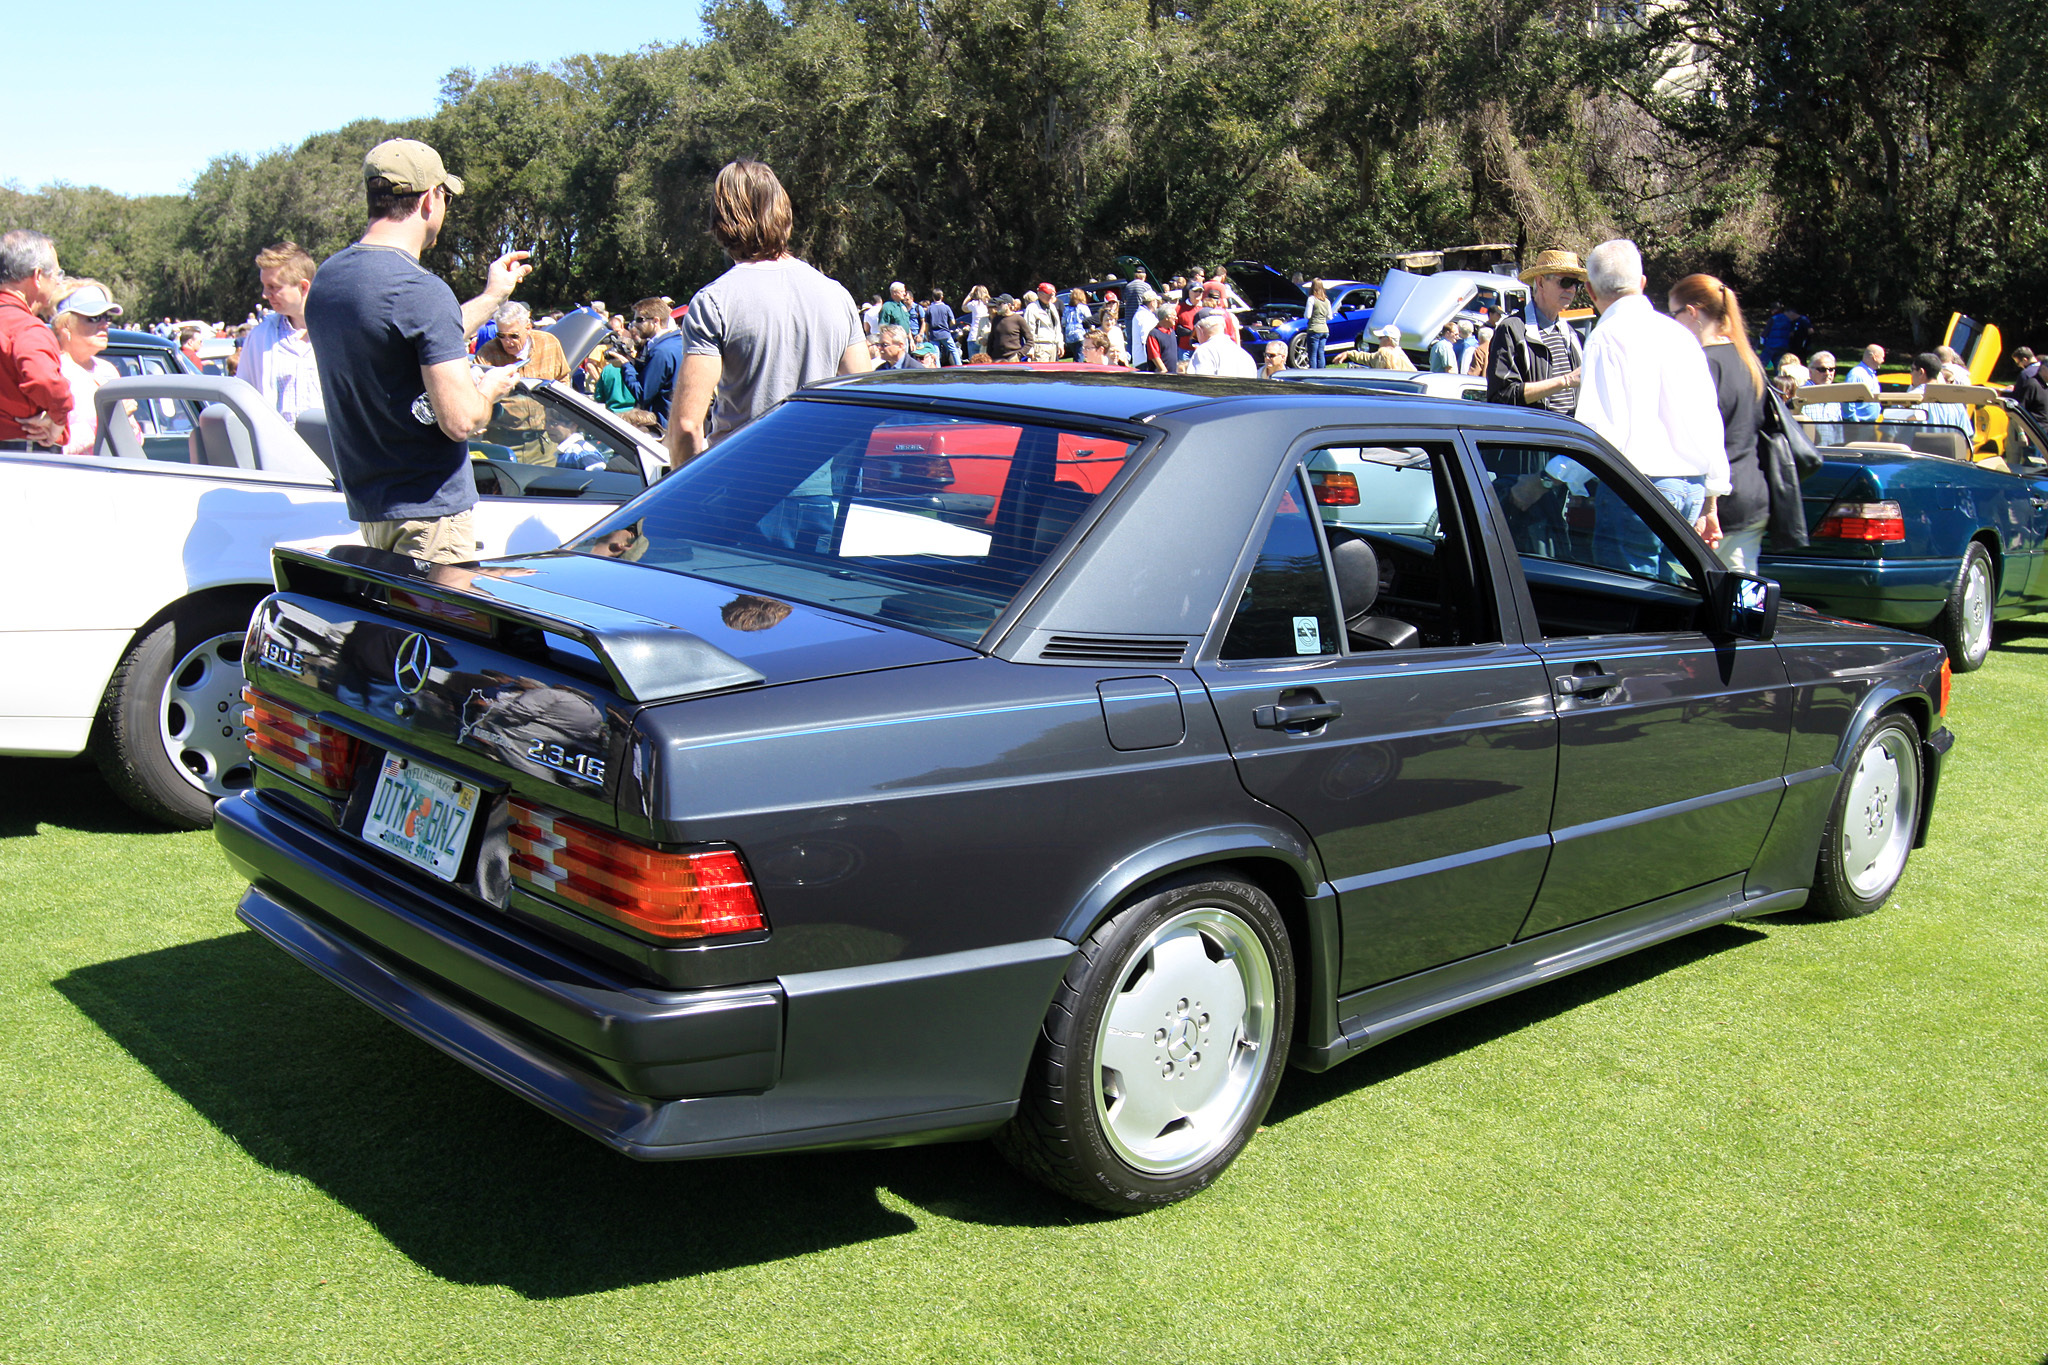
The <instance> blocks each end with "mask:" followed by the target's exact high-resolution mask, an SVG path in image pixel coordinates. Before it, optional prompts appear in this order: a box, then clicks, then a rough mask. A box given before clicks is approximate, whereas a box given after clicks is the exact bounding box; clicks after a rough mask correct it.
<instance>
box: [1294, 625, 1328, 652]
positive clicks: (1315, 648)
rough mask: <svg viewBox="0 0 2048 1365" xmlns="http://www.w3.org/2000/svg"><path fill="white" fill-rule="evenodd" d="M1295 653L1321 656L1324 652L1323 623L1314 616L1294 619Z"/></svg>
mask: <svg viewBox="0 0 2048 1365" xmlns="http://www.w3.org/2000/svg"><path fill="white" fill-rule="evenodd" d="M1294 652H1295V653H1296V654H1320V653H1322V652H1323V627H1322V623H1321V622H1319V621H1317V620H1316V618H1315V617H1313V616H1297V617H1295V618H1294Z"/></svg>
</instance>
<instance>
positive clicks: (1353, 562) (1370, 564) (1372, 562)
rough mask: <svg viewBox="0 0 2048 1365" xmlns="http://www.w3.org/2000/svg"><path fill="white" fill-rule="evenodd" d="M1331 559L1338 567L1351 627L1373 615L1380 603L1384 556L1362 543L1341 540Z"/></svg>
mask: <svg viewBox="0 0 2048 1365" xmlns="http://www.w3.org/2000/svg"><path fill="white" fill-rule="evenodd" d="M1330 557H1331V559H1332V561H1333V562H1334V563H1335V564H1336V566H1337V595H1338V597H1339V599H1340V600H1341V609H1342V610H1343V612H1344V624H1345V625H1347V626H1348V625H1350V624H1351V623H1352V622H1354V621H1356V620H1358V619H1359V618H1360V617H1362V616H1367V615H1369V614H1371V612H1372V608H1373V603H1375V602H1377V601H1378V600H1379V596H1380V557H1379V556H1378V555H1376V554H1374V553H1373V552H1372V546H1370V545H1368V544H1367V543H1366V542H1364V541H1362V540H1340V541H1338V542H1337V543H1336V544H1335V545H1333V546H1331V547H1330Z"/></svg>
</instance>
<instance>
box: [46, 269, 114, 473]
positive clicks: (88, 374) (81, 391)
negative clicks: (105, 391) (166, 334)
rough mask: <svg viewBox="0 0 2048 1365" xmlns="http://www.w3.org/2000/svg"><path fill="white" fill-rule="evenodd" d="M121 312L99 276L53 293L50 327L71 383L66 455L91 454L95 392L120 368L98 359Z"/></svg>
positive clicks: (95, 429)
mask: <svg viewBox="0 0 2048 1365" xmlns="http://www.w3.org/2000/svg"><path fill="white" fill-rule="evenodd" d="M120 316H121V305H120V304H118V303H115V302H114V300H113V296H112V295H110V294H108V293H107V287H106V286H105V285H103V284H101V283H100V282H99V281H98V280H66V281H65V282H64V292H63V293H62V294H60V295H59V296H58V298H57V311H56V312H55V313H54V314H52V315H51V317H50V330H51V331H53V332H55V333H56V334H57V349H58V350H59V351H60V352H61V353H62V356H61V361H60V364H61V366H62V369H63V371H64V382H65V383H66V384H68V385H70V386H71V432H70V436H69V437H68V439H66V440H65V442H64V453H65V454H66V455H90V454H92V448H93V443H94V442H95V441H96V440H97V439H98V438H99V416H98V413H97V412H96V411H95V409H94V407H93V395H94V394H95V393H97V392H99V387H100V385H102V384H105V383H106V382H108V381H109V380H112V379H119V378H120V377H121V375H120V371H118V370H116V369H115V368H114V367H113V366H112V365H110V364H108V363H107V362H106V361H104V360H102V359H100V352H101V351H104V350H106V349H107V329H108V328H110V327H112V326H113V325H114V320H115V319H116V318H118V317H120Z"/></svg>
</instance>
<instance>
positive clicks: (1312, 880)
mask: <svg viewBox="0 0 2048 1365" xmlns="http://www.w3.org/2000/svg"><path fill="white" fill-rule="evenodd" d="M1245 858H1262V859H1265V860H1267V861H1269V862H1277V863H1279V864H1281V865H1282V866H1284V867H1285V868H1286V869H1287V870H1288V872H1289V873H1290V874H1291V875H1292V876H1293V877H1294V879H1295V882H1296V883H1297V885H1298V887H1299V890H1300V892H1301V896H1302V899H1303V900H1304V901H1306V902H1309V903H1311V904H1313V903H1314V902H1316V901H1318V900H1322V899H1325V898H1328V899H1332V900H1334V898H1335V893H1334V892H1333V891H1332V890H1331V889H1330V888H1329V886H1327V885H1326V884H1325V883H1324V881H1323V866H1322V860H1321V859H1319V858H1318V857H1316V851H1315V845H1314V844H1312V843H1310V842H1309V839H1308V836H1307V835H1306V834H1304V833H1302V832H1301V831H1299V830H1290V829H1287V828H1285V827H1283V826H1280V825H1277V824H1275V825H1251V824H1245V825H1214V826H1211V827H1209V828H1207V829H1198V830H1188V831H1186V832H1185V833H1181V834H1176V835H1174V836H1173V837H1172V838H1170V839H1163V840H1161V841H1160V842H1158V843H1156V844H1152V845H1149V846H1147V847H1145V848H1141V849H1137V850H1134V851H1132V852H1131V853H1128V854H1126V855H1125V856H1124V857H1122V858H1121V859H1119V860H1118V861H1117V862H1116V863H1115V864H1114V865H1113V866H1111V867H1110V868H1109V869H1108V870H1107V871H1105V872H1104V873H1103V874H1102V876H1101V877H1100V878H1098V879H1097V880H1096V882H1095V884H1094V885H1093V886H1091V887H1089V888H1088V891H1087V894H1085V895H1084V896H1082V897H1081V900H1080V902H1079V903H1078V904H1076V905H1075V906H1074V908H1073V909H1072V910H1070V911H1068V913H1067V916H1066V918H1065V919H1064V920H1063V921H1062V922H1061V923H1060V926H1059V928H1058V930H1056V931H1055V932H1056V933H1057V934H1058V936H1059V937H1060V938H1063V939H1066V940H1067V941H1068V942H1070V943H1079V942H1080V941H1081V940H1082V939H1084V938H1086V937H1088V935H1089V933H1090V932H1092V931H1093V930H1094V928H1095V926H1096V925H1098V924H1100V923H1101V922H1102V921H1103V920H1104V919H1105V918H1107V917H1108V915H1109V913H1110V911H1111V910H1113V909H1115V908H1116V906H1117V905H1118V903H1119V902H1121V901H1122V900H1124V898H1125V897H1127V896H1129V895H1130V893H1131V892H1132V891H1134V890H1136V889H1138V888H1139V887H1141V886H1144V885H1145V884H1146V883H1148V882H1153V881H1156V880H1158V879H1159V878H1161V877H1163V876H1166V875H1168V874H1169V873H1174V872H1179V871H1181V870H1182V869H1184V868H1190V867H1200V866H1201V865H1202V864H1204V863H1221V862H1231V861H1238V860H1242V859H1245Z"/></svg>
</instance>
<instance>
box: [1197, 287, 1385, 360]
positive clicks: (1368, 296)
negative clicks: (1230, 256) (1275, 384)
mask: <svg viewBox="0 0 2048 1365" xmlns="http://www.w3.org/2000/svg"><path fill="white" fill-rule="evenodd" d="M1228 269H1229V271H1230V282H1231V283H1232V284H1233V285H1235V286H1236V287H1237V292H1238V293H1240V294H1242V295H1243V296H1244V301H1245V302H1246V303H1248V304H1250V305H1251V311H1250V314H1249V316H1247V315H1246V314H1243V313H1240V314H1239V315H1238V319H1239V321H1240V322H1241V323H1242V324H1243V331H1242V336H1243V340H1244V348H1245V349H1246V350H1247V351H1250V352H1251V353H1252V355H1253V357H1254V358H1260V359H1262V358H1264V356H1265V354H1266V343H1267V342H1269V341H1284V342H1286V343H1287V363H1288V364H1289V365H1290V366H1292V367H1293V368H1295V369H1297V370H1299V369H1306V368H1307V367H1308V321H1307V318H1306V317H1305V314H1306V313H1307V312H1308V290H1307V289H1306V288H1304V287H1303V286H1301V285H1298V284H1296V283H1295V282H1294V281H1292V280H1290V279H1288V278H1287V276H1285V275H1283V274H1281V273H1280V272H1279V271H1277V270H1275V269H1273V267H1272V266H1270V265H1261V264H1259V262H1257V261H1232V262H1230V264H1229V267H1228ZM1323 289H1324V292H1326V293H1327V294H1329V296H1330V340H1329V343H1328V353H1329V356H1330V358H1331V359H1333V360H1334V359H1335V358H1336V357H1338V356H1340V355H1342V354H1344V352H1346V351H1348V350H1350V349H1351V348H1352V347H1353V346H1355V345H1357V344H1358V339H1359V338H1360V337H1362V336H1364V335H1365V328H1366V323H1367V322H1368V321H1370V320H1371V318H1372V310H1373V306H1374V305H1375V304H1376V303H1378V302H1379V296H1380V287H1379V286H1378V285H1377V284H1368V283H1366V282H1364V281H1362V280H1328V279H1326V280H1324V281H1323Z"/></svg>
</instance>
